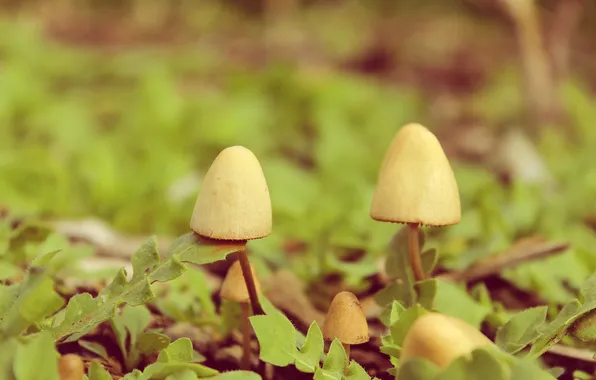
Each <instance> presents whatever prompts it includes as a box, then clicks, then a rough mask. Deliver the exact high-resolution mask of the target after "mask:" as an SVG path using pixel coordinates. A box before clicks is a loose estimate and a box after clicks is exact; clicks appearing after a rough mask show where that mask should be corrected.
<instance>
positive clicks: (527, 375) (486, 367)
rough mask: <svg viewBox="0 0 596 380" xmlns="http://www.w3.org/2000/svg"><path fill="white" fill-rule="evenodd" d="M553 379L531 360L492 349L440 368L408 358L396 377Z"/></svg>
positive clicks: (409, 379)
mask: <svg viewBox="0 0 596 380" xmlns="http://www.w3.org/2000/svg"><path fill="white" fill-rule="evenodd" d="M479 378H483V379H484V378H486V379H490V380H524V379H540V380H549V379H555V377H553V376H552V375H550V374H549V373H548V372H546V371H544V370H542V369H541V368H540V367H538V366H537V365H536V364H535V363H533V362H529V361H526V360H522V359H517V358H513V357H510V356H508V355H506V354H504V353H499V352H497V351H495V350H493V349H476V350H474V351H473V352H472V353H471V355H469V356H462V357H459V358H457V359H455V360H454V361H453V362H451V364H449V366H448V367H447V368H444V369H441V368H439V367H437V366H436V365H434V364H433V363H431V362H429V361H427V360H426V359H420V358H416V359H412V360H408V362H406V363H404V365H403V366H402V367H400V369H399V372H398V375H397V377H396V379H397V380H406V379H407V380H450V379H462V380H468V379H469V380H472V379H479Z"/></svg>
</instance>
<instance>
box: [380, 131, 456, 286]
mask: <svg viewBox="0 0 596 380" xmlns="http://www.w3.org/2000/svg"><path fill="white" fill-rule="evenodd" d="M370 215H371V217H372V218H373V219H375V220H378V221H382V222H391V223H407V224H408V226H409V229H408V233H409V239H408V240H409V246H410V250H409V251H410V260H411V262H412V269H413V271H414V275H415V278H416V280H418V281H420V280H423V279H424V278H425V277H426V275H425V273H424V271H423V269H422V264H421V261H420V244H419V233H420V231H419V229H420V225H426V226H447V225H452V224H457V223H459V222H460V220H461V205H460V200H459V190H458V187H457V182H456V180H455V176H454V174H453V170H452V169H451V166H450V164H449V161H448V160H447V157H446V156H445V153H444V152H443V148H442V147H441V144H440V143H439V141H438V140H437V138H436V137H435V135H434V134H433V133H432V132H430V131H429V130H428V129H427V128H425V127H423V126H422V125H420V124H416V123H411V124H407V125H405V126H404V127H402V128H401V129H400V130H399V132H397V134H396V135H395V137H394V139H393V141H392V142H391V145H390V146H389V149H388V151H387V153H386V155H385V158H384V160H383V164H382V165H381V170H380V172H379V178H378V182H377V186H376V189H375V194H374V197H373V201H372V205H371V209H370Z"/></svg>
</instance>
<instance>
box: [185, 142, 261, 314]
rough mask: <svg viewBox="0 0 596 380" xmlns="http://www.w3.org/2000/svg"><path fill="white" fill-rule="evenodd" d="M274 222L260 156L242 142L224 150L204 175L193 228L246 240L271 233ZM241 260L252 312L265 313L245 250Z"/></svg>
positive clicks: (214, 235) (219, 236)
mask: <svg viewBox="0 0 596 380" xmlns="http://www.w3.org/2000/svg"><path fill="white" fill-rule="evenodd" d="M271 224H272V216H271V199H270V196H269V188H268V187H267V182H266V180H265V175H264V173H263V170H262V168H261V165H260V164H259V160H258V159H257V157H255V155H254V154H253V153H252V152H251V151H250V150H248V149H247V148H245V147H242V146H232V147H229V148H226V149H224V150H222V151H221V152H220V153H219V155H218V156H217V157H216V158H215V160H214V161H213V163H212V164H211V167H210V168H209V170H208V172H207V174H206V175H205V178H204V180H203V184H202V186H201V190H200V192H199V196H198V197H197V202H196V204H195V208H194V211H193V214H192V218H191V220H190V228H191V229H192V230H193V231H194V232H195V233H197V234H199V235H202V236H205V237H207V238H210V239H218V240H233V241H247V240H252V239H260V238H263V237H265V236H267V235H269V234H270V233H271ZM238 260H239V261H240V265H241V267H242V273H243V275H244V280H245V281H246V287H247V289H248V294H249V296H250V302H251V305H252V310H253V313H255V314H265V313H264V312H263V309H262V307H261V305H260V303H259V299H258V296H257V292H256V288H255V284H254V279H253V276H252V271H251V269H250V262H249V260H248V256H247V254H246V251H245V250H242V251H240V252H238Z"/></svg>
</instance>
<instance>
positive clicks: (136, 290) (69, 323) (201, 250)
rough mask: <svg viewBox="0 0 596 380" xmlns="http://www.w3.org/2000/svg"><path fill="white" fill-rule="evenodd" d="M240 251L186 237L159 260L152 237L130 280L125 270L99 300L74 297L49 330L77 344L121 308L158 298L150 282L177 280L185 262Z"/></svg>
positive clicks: (139, 254) (134, 260) (139, 253)
mask: <svg viewBox="0 0 596 380" xmlns="http://www.w3.org/2000/svg"><path fill="white" fill-rule="evenodd" d="M240 249H243V245H242V244H232V243H218V242H216V241H210V240H206V239H202V238H198V237H195V236H193V234H187V235H183V236H181V237H180V238H178V239H177V240H176V241H175V242H174V243H172V247H171V249H170V252H169V255H168V257H167V258H166V259H164V260H160V256H159V253H158V251H157V242H156V240H155V238H154V237H152V238H150V239H149V240H148V241H147V242H145V244H143V246H141V248H139V249H138V250H137V251H136V252H135V254H134V255H133V258H132V263H133V275H132V278H131V279H130V281H129V280H128V279H127V278H126V271H125V270H124V269H122V270H120V271H119V272H118V274H117V275H116V277H115V278H114V280H113V281H112V282H111V283H110V284H109V285H108V286H107V287H105V288H103V289H102V290H101V292H100V293H99V295H98V296H97V297H95V298H93V297H91V295H90V294H88V293H80V294H77V295H75V296H74V297H72V298H71V299H70V301H69V303H68V305H67V306H66V308H65V309H64V310H63V311H62V312H61V316H60V317H61V318H60V320H58V321H57V322H56V323H54V325H53V326H51V328H50V331H51V332H52V334H53V336H54V339H56V340H58V341H64V342H71V341H75V340H77V339H78V338H80V337H82V336H84V335H85V334H87V333H88V332H89V331H91V329H93V328H94V327H95V326H97V325H98V324H100V323H101V322H104V321H106V320H108V319H110V318H112V317H114V315H115V313H116V309H117V307H118V306H120V305H122V304H128V305H130V306H138V305H142V304H145V303H147V302H149V301H151V300H153V299H154V298H155V295H154V293H153V291H152V289H151V283H152V282H155V281H160V282H163V281H170V280H173V279H175V278H177V277H178V276H180V275H181V274H182V273H183V272H184V271H185V270H186V266H185V265H184V264H183V262H190V263H195V264H197V263H200V264H203V263H207V262H212V261H216V260H220V259H222V258H224V257H225V256H226V255H227V254H229V253H232V252H236V251H238V250H240ZM56 319H58V318H56Z"/></svg>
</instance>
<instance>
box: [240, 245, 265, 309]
mask: <svg viewBox="0 0 596 380" xmlns="http://www.w3.org/2000/svg"><path fill="white" fill-rule="evenodd" d="M238 260H239V261H240V266H241V267H242V276H243V277H244V281H245V282H246V289H247V290H248V295H249V297H250V305H251V306H252V312H253V314H254V315H265V312H264V311H263V308H262V307H261V304H260V303H259V296H258V294H257V288H256V287H255V279H254V278H253V276H252V270H251V269H250V262H249V261H248V255H247V254H246V251H244V250H242V251H239V252H238Z"/></svg>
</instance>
